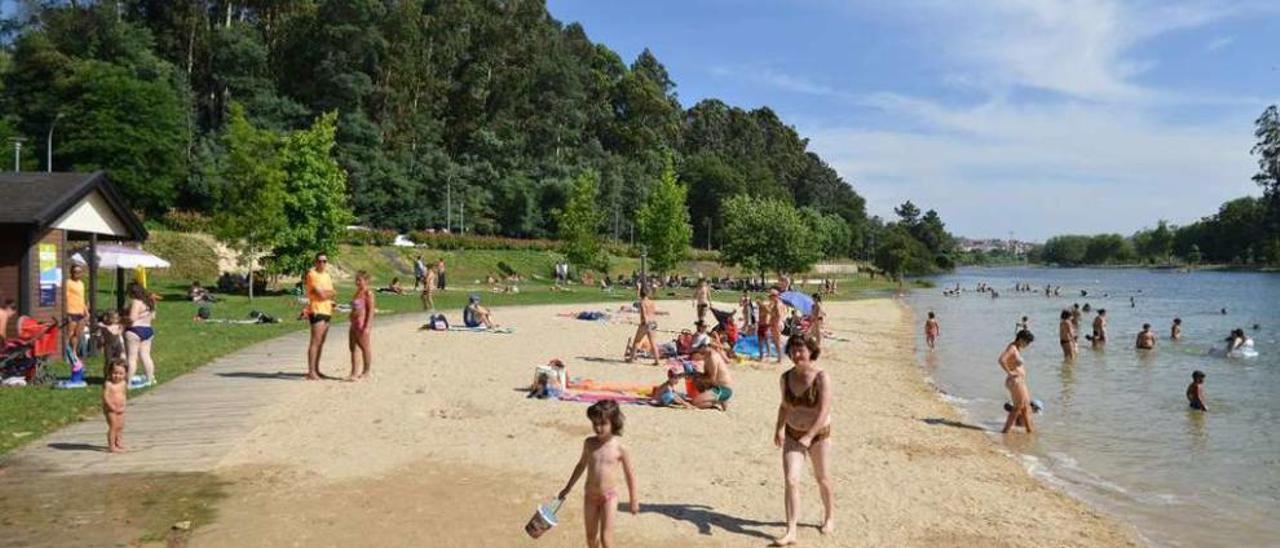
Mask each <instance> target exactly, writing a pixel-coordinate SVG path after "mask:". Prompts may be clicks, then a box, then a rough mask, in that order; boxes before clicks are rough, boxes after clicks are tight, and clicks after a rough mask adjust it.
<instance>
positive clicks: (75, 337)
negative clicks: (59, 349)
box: [63, 265, 89, 358]
mask: <svg viewBox="0 0 1280 548" xmlns="http://www.w3.org/2000/svg"><path fill="white" fill-rule="evenodd" d="M83 272H84V269H82V268H81V267H80V265H74V266H72V267H71V279H69V280H67V283H66V288H65V289H64V290H63V291H64V292H65V296H64V299H63V302H64V303H65V304H66V310H67V343H68V345H70V347H71V355H72V357H75V358H78V357H79V356H80V334H81V333H83V332H84V328H85V319H86V318H87V317H88V314H89V308H88V306H86V305H85V299H84V281H83V280H81V279H80V278H81V274H83Z"/></svg>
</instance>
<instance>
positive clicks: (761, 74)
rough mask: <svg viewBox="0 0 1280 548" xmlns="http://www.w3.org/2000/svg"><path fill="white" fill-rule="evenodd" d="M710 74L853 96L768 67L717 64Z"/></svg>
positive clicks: (821, 94)
mask: <svg viewBox="0 0 1280 548" xmlns="http://www.w3.org/2000/svg"><path fill="white" fill-rule="evenodd" d="M711 74H712V75H715V76H722V77H732V78H736V79H739V80H746V81H749V82H755V83H757V84H763V85H766V86H769V87H772V88H777V89H781V90H785V91H792V92H796V93H803V94H805V95H815V96H819V97H839V98H852V97H853V96H852V95H850V94H848V93H845V92H843V91H840V90H838V89H836V88H833V87H831V86H828V85H825V84H820V83H817V82H814V81H812V80H810V79H807V78H804V77H801V76H796V75H793V74H787V73H783V72H778V71H776V70H773V69H771V68H768V67H761V66H734V67H728V66H718V67H713V68H712V69H711Z"/></svg>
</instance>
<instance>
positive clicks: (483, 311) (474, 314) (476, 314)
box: [462, 295, 496, 329]
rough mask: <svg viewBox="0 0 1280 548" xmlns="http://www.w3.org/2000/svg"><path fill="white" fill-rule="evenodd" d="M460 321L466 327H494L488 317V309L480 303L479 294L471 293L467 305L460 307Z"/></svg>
mask: <svg viewBox="0 0 1280 548" xmlns="http://www.w3.org/2000/svg"><path fill="white" fill-rule="evenodd" d="M462 323H463V325H466V326H467V327H471V328H475V327H480V326H484V328H485V329H493V328H494V327H496V326H495V325H494V324H493V320H492V319H490V312H489V309H488V308H486V307H484V306H481V305H480V296H479V295H472V296H471V298H470V302H469V303H468V304H467V307H466V308H464V309H462Z"/></svg>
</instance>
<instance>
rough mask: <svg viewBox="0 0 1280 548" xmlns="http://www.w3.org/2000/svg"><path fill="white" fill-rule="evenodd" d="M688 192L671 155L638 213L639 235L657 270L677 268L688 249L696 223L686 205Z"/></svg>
mask: <svg viewBox="0 0 1280 548" xmlns="http://www.w3.org/2000/svg"><path fill="white" fill-rule="evenodd" d="M687 194H688V189H686V188H685V186H684V185H683V184H681V183H680V181H678V180H677V179H676V169H675V164H674V161H673V159H672V158H671V156H668V157H667V162H666V166H665V167H663V169H662V176H661V177H660V178H659V179H658V183H657V184H656V185H654V187H653V189H652V190H650V192H649V199H648V200H646V201H645V204H644V207H643V208H641V209H640V212H639V213H638V214H637V215H636V236H637V237H638V238H639V240H640V243H641V244H642V245H644V246H645V250H646V252H647V253H648V256H649V261H650V262H651V263H652V264H653V269H654V270H655V271H657V272H666V271H668V270H670V269H672V268H674V267H675V266H676V263H679V262H680V261H681V260H683V259H684V258H685V256H686V255H687V254H688V253H689V244H690V243H692V241H693V227H692V226H690V224H689V209H688V208H687V207H686V206H685V197H686V195H687Z"/></svg>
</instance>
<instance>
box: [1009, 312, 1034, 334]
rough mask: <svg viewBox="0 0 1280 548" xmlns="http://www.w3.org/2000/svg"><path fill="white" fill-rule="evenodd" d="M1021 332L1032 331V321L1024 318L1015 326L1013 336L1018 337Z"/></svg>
mask: <svg viewBox="0 0 1280 548" xmlns="http://www.w3.org/2000/svg"><path fill="white" fill-rule="evenodd" d="M1019 331H1031V320H1030V319H1028V318H1027V317H1026V316H1023V317H1022V319H1021V320H1018V323H1015V324H1013V334H1014V336H1017V334H1018V332H1019Z"/></svg>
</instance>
